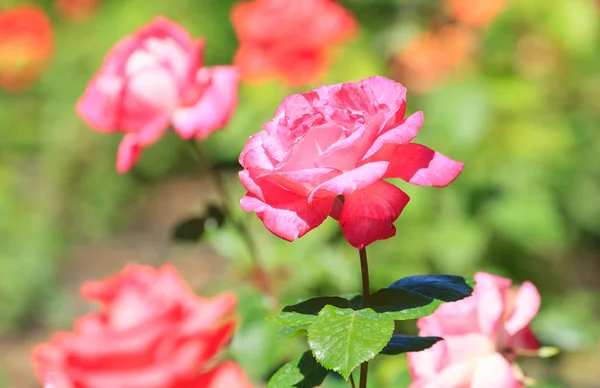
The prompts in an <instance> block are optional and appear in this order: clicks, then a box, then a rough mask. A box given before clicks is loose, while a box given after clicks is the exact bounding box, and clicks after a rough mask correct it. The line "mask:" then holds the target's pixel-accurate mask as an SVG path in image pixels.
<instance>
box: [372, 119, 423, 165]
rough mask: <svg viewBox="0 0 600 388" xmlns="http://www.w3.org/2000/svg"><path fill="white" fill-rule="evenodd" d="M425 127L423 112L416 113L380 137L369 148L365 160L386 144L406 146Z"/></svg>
mask: <svg viewBox="0 0 600 388" xmlns="http://www.w3.org/2000/svg"><path fill="white" fill-rule="evenodd" d="M422 125H423V112H420V111H419V112H416V113H415V114H413V115H411V116H410V117H408V118H407V119H406V120H405V121H404V122H403V123H402V124H400V125H398V126H396V127H394V128H392V129H390V130H389V131H387V132H385V133H383V134H382V135H380V136H379V137H378V138H377V139H375V142H374V143H373V145H372V146H371V148H369V150H368V151H367V153H366V154H365V156H364V157H363V160H365V159H367V158H369V157H370V156H372V155H374V154H375V153H376V152H377V151H379V150H380V149H381V147H383V146H384V145H386V144H406V143H408V142H410V141H411V140H412V139H414V138H415V136H417V134H418V133H419V129H420V128H421V126H422Z"/></svg>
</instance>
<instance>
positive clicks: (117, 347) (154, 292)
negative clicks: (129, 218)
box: [32, 265, 251, 388]
mask: <svg viewBox="0 0 600 388" xmlns="http://www.w3.org/2000/svg"><path fill="white" fill-rule="evenodd" d="M81 293H82V295H83V297H84V298H85V299H88V300H93V301H98V302H100V303H101V304H102V309H101V310H100V311H99V312H96V313H92V314H90V315H87V316H84V317H82V318H80V319H79V320H78V321H77V322H76V323H75V330H74V332H73V333H58V334H55V336H54V337H53V338H52V340H51V341H50V342H49V343H47V344H42V345H39V346H37V347H36V348H35V349H34V351H33V356H32V358H33V363H34V368H35V371H36V374H37V376H38V378H39V379H40V381H43V382H45V384H47V385H49V386H50V387H52V388H125V387H126V388H238V387H239V388H250V387H251V385H250V384H249V383H248V381H247V379H246V377H245V375H244V373H243V372H242V370H241V369H240V368H239V367H238V366H237V365H236V364H234V363H232V362H225V363H222V364H220V365H217V366H215V367H214V368H212V369H209V367H211V366H213V365H214V364H213V363H212V362H211V359H212V358H213V357H214V356H215V355H216V354H217V353H218V352H219V351H220V350H221V349H222V348H223V347H224V346H225V345H226V344H227V342H228V341H229V339H230V338H231V335H232V334H233V330H234V326H235V321H234V319H233V318H232V314H233V312H234V309H235V305H236V299H235V296H234V295H232V294H227V293H226V294H221V295H218V296H216V297H213V298H208V299H207V298H200V297H198V296H196V295H194V294H193V293H192V292H191V290H189V289H188V287H187V286H186V285H185V283H184V281H183V280H182V279H181V277H180V275H179V274H178V273H177V270H176V269H175V268H173V267H172V266H169V265H165V266H163V267H162V268H160V269H155V268H152V267H143V266H135V265H133V266H128V267H127V268H126V269H125V270H124V271H122V272H121V273H119V274H117V275H115V276H113V277H110V278H107V279H105V280H102V281H99V282H90V283H87V284H84V286H83V287H82V289H81Z"/></svg>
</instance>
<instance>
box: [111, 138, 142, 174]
mask: <svg viewBox="0 0 600 388" xmlns="http://www.w3.org/2000/svg"><path fill="white" fill-rule="evenodd" d="M141 153H142V146H141V145H140V142H139V140H138V137H137V135H135V134H128V135H125V137H123V140H121V144H119V150H118V151H117V171H118V172H119V173H120V174H125V173H126V172H128V171H129V170H131V168H132V167H133V165H134V164H135V163H136V162H137V160H138V159H139V157H140V155H141Z"/></svg>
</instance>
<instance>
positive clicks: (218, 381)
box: [194, 361, 252, 388]
mask: <svg viewBox="0 0 600 388" xmlns="http://www.w3.org/2000/svg"><path fill="white" fill-rule="evenodd" d="M194 388H252V385H251V384H250V382H249V381H248V378H247V377H246V374H245V373H244V371H243V370H242V368H240V366H239V365H238V364H236V363H234V362H231V361H226V362H223V363H222V364H220V365H218V366H217V367H216V368H214V369H212V370H210V371H208V372H207V373H204V374H203V375H202V376H201V377H200V381H199V385H194Z"/></svg>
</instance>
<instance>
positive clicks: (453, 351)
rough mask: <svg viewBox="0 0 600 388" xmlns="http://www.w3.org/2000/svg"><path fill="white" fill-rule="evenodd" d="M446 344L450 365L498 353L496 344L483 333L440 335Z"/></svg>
mask: <svg viewBox="0 0 600 388" xmlns="http://www.w3.org/2000/svg"><path fill="white" fill-rule="evenodd" d="M439 336H441V337H443V338H444V342H445V343H446V361H447V362H448V363H450V364H454V363H458V362H463V361H468V360H471V359H479V358H482V357H485V356H487V355H489V354H492V353H495V352H496V347H495V344H494V343H493V342H492V341H491V340H490V338H489V337H488V336H486V335H485V334H481V333H468V334H462V335H447V334H445V333H440V334H439Z"/></svg>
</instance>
